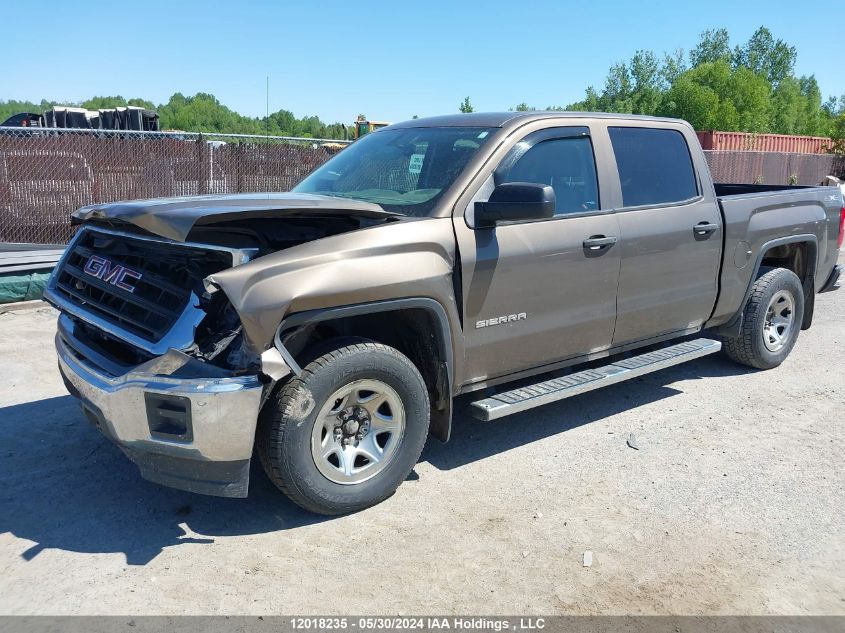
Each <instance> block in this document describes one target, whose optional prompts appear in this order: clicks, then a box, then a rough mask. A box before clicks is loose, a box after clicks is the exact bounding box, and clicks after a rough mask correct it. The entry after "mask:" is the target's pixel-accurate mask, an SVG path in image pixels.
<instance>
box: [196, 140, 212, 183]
mask: <svg viewBox="0 0 845 633" xmlns="http://www.w3.org/2000/svg"><path fill="white" fill-rule="evenodd" d="M207 145H208V144H207V143H206V142H205V141H204V140H203V138H202V134H200V135H199V136H197V193H198V194H200V195H202V194H206V193H208V170H209V168H210V166H209V165H207V164H206V163H207V161H206V154H207V152H206V151H205V149H206V147H207Z"/></svg>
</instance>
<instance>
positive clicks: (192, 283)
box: [45, 226, 280, 497]
mask: <svg viewBox="0 0 845 633" xmlns="http://www.w3.org/2000/svg"><path fill="white" fill-rule="evenodd" d="M256 252H257V251H256V249H254V248H246V249H237V248H232V247H224V246H220V245H208V244H202V245H200V244H193V243H182V244H177V243H173V242H170V241H166V240H159V239H155V238H149V237H146V236H140V235H134V234H131V233H122V232H115V231H111V230H107V229H102V228H98V227H93V226H87V227H85V228H83V229H82V230H81V231H80V232H79V233H78V234H77V236H76V237H75V238H74V240H73V241H72V242H71V244H69V246H68V248H67V250H66V253H65V255H64V257H63V259H62V261H61V262H59V264H58V265H57V267H56V269H55V271H54V274H53V276H52V278H51V280H50V283H49V285H48V288H47V290H46V292H45V299H46V300H47V301H49V302H50V303H51V304H53V305H54V306H55V307H56V308H58V309H59V310H60V311H61V315H60V317H59V323H58V332H57V334H56V349H57V352H58V360H59V369H60V372H61V374H62V378H63V379H64V381H65V384H66V386H67V388H68V390H69V392H70V393H71V395H73V396H75V397H76V398H77V399H78V400H79V402H80V405H81V407H82V410H83V412H84V413H85V415H86V417H87V418H88V419H89V421H91V422H92V423H93V424H94V425H95V426H96V427H97V428H98V429H99V430H100V431H101V432H102V433H103V434H104V435H106V436H107V437H108V438H109V439H111V440H112V441H113V442H115V443H116V444H117V445H118V446H119V447H120V448H121V449H122V450H123V451H124V452H125V453H126V455H127V456H128V457H129V458H130V459H131V460H132V461H133V462H135V463H136V464H137V465H138V467H139V469H140V471H141V474H142V476H143V477H144V478H146V479H148V480H151V481H154V482H157V483H160V484H163V485H166V486H170V487H173V488H179V489H183V490H188V491H191V492H199V493H203V494H211V495H217V496H229V497H244V496H246V494H247V490H248V485H249V463H250V459H251V457H252V448H253V443H254V436H255V429H256V424H257V419H258V413H259V410H260V408H261V405H262V403H263V401H264V397H265V394H266V391H267V389H268V382H271V381H268V380H266V379H265V375H264V374H263V372H262V369H261V366H262V362H261V358H260V356H259V354H258V353H257V352H256V351H254V350H252V349H250V348H249V347H248V345H246V343H245V342H244V336H243V328H242V326H241V324H240V319H239V318H238V315H237V313H236V312H235V311H234V309H233V308H232V306H231V304H230V303H229V300H228V298H227V297H226V295H225V294H224V293H223V292H219V291H217V289H216V288H215V287H214V286H212V285H207V282H206V278H207V277H208V276H209V275H210V274H212V273H214V272H217V271H219V270H225V269H228V268H231V267H233V266H237V265H241V264H243V263H245V262H246V261H248V260H249V259H250V257H252V256H255V254H256ZM209 290H210V291H209ZM273 373H274V374H275V375H280V371H279V369H278V368H274V372H273Z"/></svg>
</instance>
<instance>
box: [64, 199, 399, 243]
mask: <svg viewBox="0 0 845 633" xmlns="http://www.w3.org/2000/svg"><path fill="white" fill-rule="evenodd" d="M302 213H319V214H323V215H332V214H340V215H357V216H363V217H372V218H378V217H389V216H392V215H395V214H393V213H389V212H387V211H385V210H384V209H382V208H381V207H380V206H379V205H377V204H373V203H371V202H362V201H360V200H350V199H347V198H335V197H332V196H321V195H316V194H310V193H244V194H229V195H217V196H185V197H179V198H155V199H152V200H129V201H125V202H109V203H104V204H92V205H89V206H87V207H82V208H81V209H79V210H78V211H76V212H75V213H74V214H73V216H72V223H73V224H81V223H83V222H86V221H89V220H99V221H103V222H111V221H114V222H117V223H128V224H134V225H135V226H137V227H139V228H141V229H144V230H145V231H148V232H150V233H153V234H155V235H159V236H161V237H166V238H168V239H172V240H176V241H179V242H184V241H185V240H186V239H187V237H188V234H189V233H190V232H191V229H192V228H194V226H199V225H208V224H217V223H219V222H226V221H229V220H233V219H249V218H272V217H283V216H285V215H299V214H302Z"/></svg>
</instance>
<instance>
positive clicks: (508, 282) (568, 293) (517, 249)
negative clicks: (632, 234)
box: [455, 125, 620, 383]
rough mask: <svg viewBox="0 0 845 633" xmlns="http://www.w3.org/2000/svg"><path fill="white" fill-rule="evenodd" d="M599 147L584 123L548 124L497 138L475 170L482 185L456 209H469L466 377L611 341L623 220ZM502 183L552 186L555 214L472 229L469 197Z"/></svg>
mask: <svg viewBox="0 0 845 633" xmlns="http://www.w3.org/2000/svg"><path fill="white" fill-rule="evenodd" d="M534 127H535V128H537V127H540V126H537V125H535V126H534ZM602 149H604V148H602ZM598 153H599V152H598V151H597V148H596V147H595V144H594V140H593V138H592V135H591V132H590V129H589V127H587V126H579V127H553V128H548V127H545V128H541V129H535V130H534V131H533V132H530V133H529V132H525V133H523V134H518V135H517V136H516V138H514V139H512V140H511V141H510V143H509V144H508V143H505V144H503V147H502V148H500V150H499V152H498V154H497V155H494V157H493V160H492V161H491V164H490V166H489V167H488V168H487V169H488V172H487V173H486V175H485V172H482V173H481V174H479V180H481V181H482V182H483V184H481V185H480V186H479V187H478V188H477V190H476V192H475V194H474V196H473V198H472V199H471V200H470V201H469V203H468V204H467V205H466V206H465V208H464V209H461V210H462V211H465V215H464V216H463V217H460V216H458V217H456V218H455V232H456V236H457V240H458V248H459V251H460V257H461V282H462V293H463V309H464V336H465V341H464V345H465V353H466V359H465V374H466V375H465V377H464V382H465V383H484V382H485V380H486V379H490V378H496V377H500V376H505V375H508V374H513V373H516V372H520V371H522V370H528V369H533V368H537V367H538V366H542V365H545V364H549V363H554V362H555V361H559V360H563V359H566V358H570V357H573V356H580V355H582V354H587V353H591V352H598V351H601V350H605V349H607V348H608V347H609V346H610V344H611V341H612V339H613V327H614V322H615V320H616V286H617V282H618V275H619V265H620V257H619V248H618V246H617V245H616V244H615V243H614V242H615V240H617V239H618V236H619V226H618V223H617V221H616V218H615V216H614V215H613V214H612V213H609V212H608V211H607V209H605V208H604V203H603V198H602V191H603V189H604V187H605V182H606V180H607V179H608V177H609V175H608V174H607V173H606V170H605V169H603V167H602V165H603V163H602V162H601V161H599V163H598V164H599V167H598V169H597V161H596V158H595V157H596V155H597V154H598ZM497 156H498V158H497ZM507 182H529V183H539V184H544V185H550V186H551V187H552V188H553V189H554V191H555V198H556V208H555V215H554V217H553V218H549V219H545V220H540V221H537V220H534V221H524V222H511V223H505V224H501V223H500V224H498V225H496V226H495V227H493V228H475V226H474V216H473V212H474V203H475V202H476V201H486V200H487V199H488V198H489V196H490V194H491V193H492V191H493V189H494V187H495V186H496V185H500V184H503V183H507ZM590 240H592V241H590Z"/></svg>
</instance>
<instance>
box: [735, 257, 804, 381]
mask: <svg viewBox="0 0 845 633" xmlns="http://www.w3.org/2000/svg"><path fill="white" fill-rule="evenodd" d="M760 272H761V274H760V276H759V277H758V278H757V281H755V282H754V286H753V287H752V289H751V296H750V297H749V299H748V303H746V305H745V310H744V312H743V319H742V331H741V333H740V335H739V336H737V337H731V338H723V339H722V343H723V349H724V351H725V353H726V354H727V355H728V356H729V357H730V358H731V359H733V360H734V361H736V362H738V363H741V364H743V365H748V366H749V367H756V368H757V369H771V368H772V367H777V366H778V365H780V364H781V363H782V362H783V361H784V360H786V357H787V356H789V353H790V352H791V351H792V348H793V347H794V346H795V342H796V341H797V340H798V334H799V333H800V331H801V321H802V320H803V318H804V289H803V287H802V286H801V281H800V280H799V279H798V276H797V275H796V274H795V273H794V272H792V271H791V270H788V269H786V268H771V269H763V270H761V271H760Z"/></svg>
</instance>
